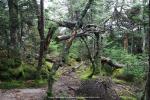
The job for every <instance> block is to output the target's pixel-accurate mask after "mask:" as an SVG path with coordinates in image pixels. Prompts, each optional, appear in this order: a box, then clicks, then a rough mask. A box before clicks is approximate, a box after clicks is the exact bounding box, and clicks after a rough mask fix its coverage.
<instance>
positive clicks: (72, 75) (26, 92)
mask: <svg viewBox="0 0 150 100" xmlns="http://www.w3.org/2000/svg"><path fill="white" fill-rule="evenodd" d="M59 70H63V71H64V72H63V73H62V75H61V77H60V78H58V80H57V81H56V82H55V83H54V85H53V94H54V97H75V96H76V93H75V91H76V90H77V89H78V88H79V86H80V78H79V76H77V74H76V72H75V71H73V70H72V68H70V69H68V68H60V69H59ZM113 88H114V89H115V90H116V92H117V93H118V94H119V95H122V94H125V95H126V96H128V95H134V93H135V91H136V90H138V88H136V87H134V86H131V85H128V84H124V83H122V84H120V83H115V84H113ZM46 91H47V87H44V88H31V89H29V88H27V89H9V90H7V89H0V100H43V99H44V98H45V97H46Z"/></svg>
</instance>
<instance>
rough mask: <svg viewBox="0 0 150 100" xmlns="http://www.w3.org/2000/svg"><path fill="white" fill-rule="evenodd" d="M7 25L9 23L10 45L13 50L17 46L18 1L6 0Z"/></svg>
mask: <svg viewBox="0 0 150 100" xmlns="http://www.w3.org/2000/svg"><path fill="white" fill-rule="evenodd" d="M8 7H9V23H10V25H9V26H10V44H11V47H12V48H13V49H15V48H16V47H17V46H18V36H19V21H18V0H8Z"/></svg>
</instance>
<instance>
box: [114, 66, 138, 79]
mask: <svg viewBox="0 0 150 100" xmlns="http://www.w3.org/2000/svg"><path fill="white" fill-rule="evenodd" d="M113 77H115V78H117V79H121V80H125V81H128V82H133V81H134V78H135V76H134V74H132V73H128V72H126V71H125V70H124V69H123V68H122V69H117V70H115V71H114V72H113Z"/></svg>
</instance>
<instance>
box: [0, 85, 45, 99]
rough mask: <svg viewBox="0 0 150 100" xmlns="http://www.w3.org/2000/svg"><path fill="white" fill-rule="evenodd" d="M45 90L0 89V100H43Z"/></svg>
mask: <svg viewBox="0 0 150 100" xmlns="http://www.w3.org/2000/svg"><path fill="white" fill-rule="evenodd" d="M46 90H47V89H46V88H38V89H11V90H1V89H0V100H43V99H44V97H45V96H46Z"/></svg>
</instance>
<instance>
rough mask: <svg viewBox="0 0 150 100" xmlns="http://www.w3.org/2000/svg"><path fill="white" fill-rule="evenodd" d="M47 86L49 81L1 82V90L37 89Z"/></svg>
mask: <svg viewBox="0 0 150 100" xmlns="http://www.w3.org/2000/svg"><path fill="white" fill-rule="evenodd" d="M46 85H47V80H28V81H16V80H12V81H8V82H1V83H0V89H16V88H37V87H43V86H46Z"/></svg>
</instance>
